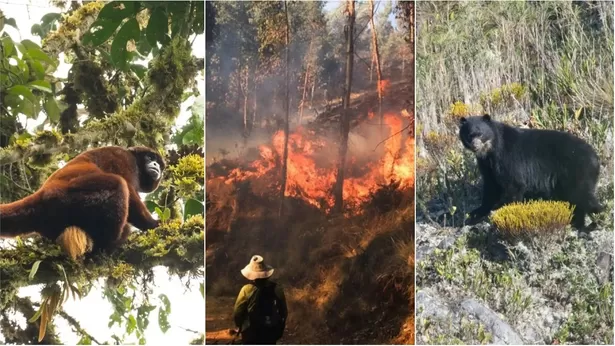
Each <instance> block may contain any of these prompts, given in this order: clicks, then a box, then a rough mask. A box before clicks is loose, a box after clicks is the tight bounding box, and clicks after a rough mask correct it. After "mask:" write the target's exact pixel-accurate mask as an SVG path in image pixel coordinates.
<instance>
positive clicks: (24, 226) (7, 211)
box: [0, 194, 40, 238]
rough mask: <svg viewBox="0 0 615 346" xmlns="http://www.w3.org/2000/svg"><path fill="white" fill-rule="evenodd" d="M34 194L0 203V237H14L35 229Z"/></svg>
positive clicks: (37, 219)
mask: <svg viewBox="0 0 615 346" xmlns="http://www.w3.org/2000/svg"><path fill="white" fill-rule="evenodd" d="M37 199H38V198H37V196H36V194H34V195H30V196H28V197H26V198H24V199H21V200H19V201H16V202H13V203H7V204H0V238H14V237H16V236H20V235H27V234H30V233H33V232H35V231H36V222H39V221H40V220H39V218H38V215H37V214H38V213H37V208H36V207H35V206H36V202H37Z"/></svg>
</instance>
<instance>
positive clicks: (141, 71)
mask: <svg viewBox="0 0 615 346" xmlns="http://www.w3.org/2000/svg"><path fill="white" fill-rule="evenodd" d="M130 69H131V70H132V71H133V72H134V73H135V74H136V75H137V76H138V77H139V79H143V78H145V74H146V73H147V67H145V66H143V65H139V64H130Z"/></svg>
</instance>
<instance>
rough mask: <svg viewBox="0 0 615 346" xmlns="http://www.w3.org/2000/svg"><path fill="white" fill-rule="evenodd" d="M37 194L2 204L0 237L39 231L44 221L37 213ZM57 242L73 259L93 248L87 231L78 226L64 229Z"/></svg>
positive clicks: (0, 208)
mask: <svg viewBox="0 0 615 346" xmlns="http://www.w3.org/2000/svg"><path fill="white" fill-rule="evenodd" d="M36 202H37V197H36V194H34V195H31V196H28V197H26V198H24V199H21V200H19V201H16V202H13V203H8V204H0V238H14V237H17V236H27V235H29V234H31V233H36V232H37V231H39V229H38V228H39V227H38V225H37V222H44V221H43V220H40V219H39V215H37V212H36V208H35V204H36ZM56 242H57V243H58V244H59V245H60V247H61V248H62V249H63V250H64V252H66V254H67V255H68V256H69V257H70V258H72V259H73V260H75V259H77V258H78V257H81V256H83V255H84V254H85V253H86V252H88V251H90V250H91V249H92V240H91V238H90V237H89V236H88V235H87V233H86V232H85V231H84V230H83V229H81V228H79V227H76V226H70V227H67V228H65V229H64V231H63V232H62V234H60V236H59V237H58V238H57V239H56Z"/></svg>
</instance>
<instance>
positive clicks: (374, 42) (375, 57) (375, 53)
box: [369, 0, 384, 136]
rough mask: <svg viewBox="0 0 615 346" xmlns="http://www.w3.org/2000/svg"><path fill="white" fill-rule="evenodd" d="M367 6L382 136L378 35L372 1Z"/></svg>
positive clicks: (382, 120)
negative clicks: (368, 8) (369, 13)
mask: <svg viewBox="0 0 615 346" xmlns="http://www.w3.org/2000/svg"><path fill="white" fill-rule="evenodd" d="M369 6H370V11H371V16H370V23H371V26H372V49H373V52H372V56H373V58H372V61H375V62H376V76H377V77H378V84H377V88H378V117H379V118H380V135H381V136H382V135H383V131H384V115H383V114H382V93H383V91H384V90H382V88H383V85H382V68H381V67H380V51H379V49H378V34H377V32H376V24H375V21H374V15H375V10H374V0H369Z"/></svg>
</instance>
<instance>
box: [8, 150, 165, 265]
mask: <svg viewBox="0 0 615 346" xmlns="http://www.w3.org/2000/svg"><path fill="white" fill-rule="evenodd" d="M164 168H165V163H164V161H163V160H162V157H161V156H160V155H159V154H158V153H156V152H155V151H153V150H152V149H149V148H146V147H131V148H128V149H125V148H121V147H103V148H97V149H92V150H89V151H86V152H84V153H82V154H80V155H78V156H76V157H75V158H73V159H72V160H70V161H69V162H68V163H67V164H66V165H65V166H64V167H62V168H61V169H59V170H57V171H56V172H55V173H53V174H52V175H51V176H50V177H49V178H48V179H47V181H45V183H44V184H43V185H42V186H41V188H40V189H39V190H38V191H36V192H35V193H34V194H32V195H30V196H28V197H26V198H23V199H21V200H19V201H16V202H13V203H9V204H0V237H4V238H7V237H9V238H12V237H16V236H20V235H21V236H23V235H27V234H29V233H32V232H36V233H39V234H41V235H42V236H44V237H47V238H49V239H51V240H56V241H57V242H58V243H60V246H61V247H62V248H63V249H64V251H65V252H66V253H67V254H68V255H69V256H70V257H71V258H73V259H74V258H77V257H79V256H82V255H83V254H84V253H85V252H86V251H88V250H89V247H90V246H91V245H92V244H91V243H93V246H92V250H106V249H112V248H114V247H116V246H118V245H120V244H121V243H122V242H123V241H124V240H126V238H127V237H128V235H129V234H130V225H132V226H134V227H136V228H139V229H141V230H148V229H153V228H156V227H157V226H158V221H157V220H155V219H154V218H152V215H151V214H150V213H149V211H148V210H147V208H146V207H145V205H144V204H143V202H142V201H141V198H140V197H139V194H138V192H143V193H149V192H152V191H154V190H155V189H156V188H157V187H158V185H159V184H160V179H161V177H162V172H163V170H164ZM129 224H130V225H129Z"/></svg>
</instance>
